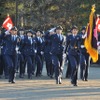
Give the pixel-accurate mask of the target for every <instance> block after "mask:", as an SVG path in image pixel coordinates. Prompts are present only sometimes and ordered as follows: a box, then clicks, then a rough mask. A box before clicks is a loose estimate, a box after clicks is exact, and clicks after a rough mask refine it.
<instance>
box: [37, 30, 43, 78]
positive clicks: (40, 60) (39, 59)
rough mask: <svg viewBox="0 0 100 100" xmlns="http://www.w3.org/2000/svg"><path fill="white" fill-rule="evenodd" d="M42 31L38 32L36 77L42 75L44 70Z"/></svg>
mask: <svg viewBox="0 0 100 100" xmlns="http://www.w3.org/2000/svg"><path fill="white" fill-rule="evenodd" d="M41 34H42V33H41V31H40V30H37V31H36V45H37V54H36V65H37V70H36V77H37V76H41V75H42V69H43V54H44V52H43V39H42V38H41Z"/></svg>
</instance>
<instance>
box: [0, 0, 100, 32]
mask: <svg viewBox="0 0 100 100" xmlns="http://www.w3.org/2000/svg"><path fill="white" fill-rule="evenodd" d="M94 3H95V4H96V7H97V8H96V11H97V13H99V11H100V7H99V5H100V0H0V25H2V22H3V20H4V19H5V17H6V16H7V13H9V14H10V16H11V17H12V19H13V22H14V23H16V20H17V26H18V27H32V28H34V29H35V28H39V29H43V30H46V29H48V28H50V27H53V26H56V25H62V26H63V27H64V29H65V31H66V30H67V29H69V28H70V27H71V26H72V25H74V24H75V25H77V26H79V27H80V26H83V25H86V24H87V22H88V19H89V13H90V10H91V5H92V4H94ZM16 11H17V12H16Z"/></svg>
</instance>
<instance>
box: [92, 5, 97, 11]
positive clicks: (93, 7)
mask: <svg viewBox="0 0 100 100" xmlns="http://www.w3.org/2000/svg"><path fill="white" fill-rule="evenodd" d="M95 8H96V6H95V4H93V5H92V9H91V10H92V11H93V12H95Z"/></svg>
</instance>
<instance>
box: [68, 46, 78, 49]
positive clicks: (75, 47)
mask: <svg viewBox="0 0 100 100" xmlns="http://www.w3.org/2000/svg"><path fill="white" fill-rule="evenodd" d="M70 48H71V49H78V47H77V46H74V47H72V46H71V47H70Z"/></svg>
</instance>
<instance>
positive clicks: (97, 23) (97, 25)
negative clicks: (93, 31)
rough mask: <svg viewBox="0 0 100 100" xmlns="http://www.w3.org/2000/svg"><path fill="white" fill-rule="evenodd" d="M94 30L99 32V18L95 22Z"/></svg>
mask: <svg viewBox="0 0 100 100" xmlns="http://www.w3.org/2000/svg"><path fill="white" fill-rule="evenodd" d="M96 28H97V31H98V32H100V18H99V17H98V18H97V20H96Z"/></svg>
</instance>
